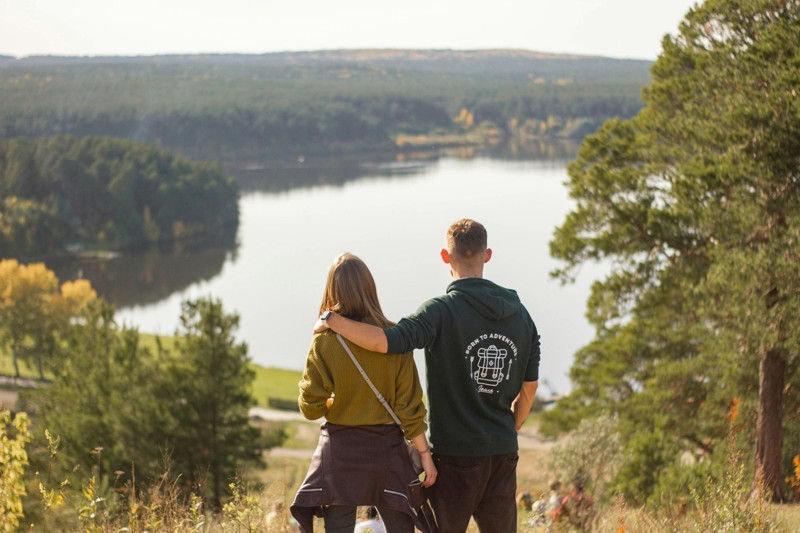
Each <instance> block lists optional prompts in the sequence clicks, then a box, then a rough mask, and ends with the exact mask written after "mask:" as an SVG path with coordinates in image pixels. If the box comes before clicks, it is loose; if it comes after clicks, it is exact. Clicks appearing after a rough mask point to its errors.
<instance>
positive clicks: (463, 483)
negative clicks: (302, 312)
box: [316, 219, 539, 533]
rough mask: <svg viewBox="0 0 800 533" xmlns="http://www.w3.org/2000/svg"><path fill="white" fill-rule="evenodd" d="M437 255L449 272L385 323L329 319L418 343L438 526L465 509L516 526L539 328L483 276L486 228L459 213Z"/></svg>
mask: <svg viewBox="0 0 800 533" xmlns="http://www.w3.org/2000/svg"><path fill="white" fill-rule="evenodd" d="M441 256H442V260H443V261H444V262H445V264H447V265H449V266H450V274H451V276H452V277H453V281H452V282H451V283H450V285H448V287H447V292H446V294H444V295H443V296H439V297H436V298H433V299H431V300H428V301H427V302H425V303H423V304H422V305H421V306H420V307H419V309H418V310H417V311H416V312H415V313H414V314H413V315H410V316H408V317H406V318H403V319H402V320H400V322H399V323H398V324H397V325H396V326H394V327H391V328H387V329H381V328H378V327H375V326H371V325H369V324H365V323H363V322H354V321H352V320H348V319H346V318H344V317H342V316H340V315H337V314H335V313H325V314H324V316H325V318H324V319H322V318H321V319H320V320H319V321H318V322H317V327H316V331H322V330H324V329H325V328H330V329H332V330H333V331H335V332H337V333H339V334H341V335H342V336H343V337H345V338H347V339H349V340H350V341H352V342H354V343H355V344H358V345H360V346H362V347H364V348H366V349H369V350H373V351H377V352H382V353H404V352H407V351H409V350H411V349H413V348H424V349H425V366H426V372H427V381H428V403H429V416H430V426H429V427H430V437H431V439H430V441H431V445H432V447H433V453H434V462H435V464H436V467H437V469H438V478H437V480H436V484H435V485H434V486H433V493H432V495H431V503H432V505H433V509H434V513H435V514H436V520H437V522H438V523H439V529H440V531H442V533H448V532H463V531H465V530H466V529H467V526H468V524H469V520H470V517H474V518H475V521H476V523H477V524H478V527H479V529H480V530H481V531H485V532H492V533H495V532H498V533H502V532H508V533H513V532H515V531H516V523H517V509H516V502H515V496H516V467H517V460H518V455H517V451H518V447H517V431H519V428H520V427H521V426H522V423H523V422H524V421H525V418H526V417H527V415H528V412H529V411H530V408H531V405H532V403H533V398H534V396H535V394H536V388H537V385H538V378H539V375H538V372H539V335H538V333H537V331H536V326H535V325H534V323H533V320H531V317H530V315H529V314H528V312H527V311H526V309H525V307H524V306H523V305H522V304H521V303H520V300H519V297H518V296H517V294H516V292H514V291H512V290H509V289H505V288H502V287H500V286H498V285H496V284H494V283H492V282H491V281H489V280H486V279H483V267H484V264H485V263H486V262H488V261H489V259H491V257H492V250H491V249H489V248H488V247H487V237H486V229H485V228H484V227H483V226H482V225H481V224H479V223H478V222H475V221H474V220H469V219H462V220H458V221H457V222H455V223H454V224H453V225H451V226H450V228H448V230H447V248H445V249H442V251H441Z"/></svg>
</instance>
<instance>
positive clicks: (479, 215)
mask: <svg viewBox="0 0 800 533" xmlns="http://www.w3.org/2000/svg"><path fill="white" fill-rule="evenodd" d="M310 163H312V162H306V161H305V160H300V162H298V163H297V164H296V165H293V166H292V167H291V168H289V167H287V168H285V169H283V170H281V169H280V168H278V169H276V168H267V167H264V166H263V165H259V164H241V165H238V167H237V170H236V171H235V172H236V173H237V175H238V177H239V179H240V181H241V182H242V185H243V195H242V198H241V201H240V212H241V218H240V226H239V229H238V235H237V242H236V244H229V245H216V246H205V247H202V248H198V249H188V248H187V249H183V250H177V251H175V252H173V253H170V254H163V253H162V254H159V253H156V252H150V253H145V254H138V255H132V256H126V257H122V258H119V259H117V260H114V261H106V262H99V263H93V264H88V263H84V264H82V265H79V266H76V265H72V266H71V267H69V268H72V271H71V274H72V275H71V274H70V272H66V273H65V272H63V271H62V272H61V273H60V274H61V276H62V279H66V278H69V277H74V275H76V274H77V273H80V274H81V275H85V276H86V277H88V278H89V279H90V280H91V281H92V283H93V285H95V286H96V287H97V288H98V290H99V291H100V292H101V294H103V295H104V296H105V297H106V298H107V299H109V300H111V301H112V302H114V303H116V304H117V305H118V314H117V316H118V318H119V319H120V320H121V321H123V322H125V323H127V324H129V325H134V326H137V327H139V329H140V330H141V331H144V332H150V333H159V334H165V335H169V334H172V333H174V331H175V329H176V327H177V325H178V317H179V314H180V303H181V301H182V300H184V299H186V298H195V297H199V296H212V297H215V298H219V299H221V300H222V302H223V305H224V307H225V309H226V310H227V311H229V312H236V313H238V314H239V315H240V317H241V323H240V330H239V338H240V339H241V340H243V341H245V342H246V343H247V344H248V346H249V349H250V350H249V353H250V356H251V357H252V359H253V360H254V361H255V362H257V363H259V364H261V365H265V366H275V367H281V368H290V369H301V368H302V367H303V364H304V361H305V356H306V352H307V349H308V345H309V342H310V339H311V328H312V326H313V323H314V321H315V319H316V316H317V311H318V308H319V302H320V298H321V296H322V290H323V285H324V282H325V276H326V273H327V269H328V266H329V265H330V263H331V261H332V260H333V258H334V257H335V256H337V255H338V254H339V253H341V252H343V251H349V252H352V253H354V254H356V255H358V256H360V257H361V258H362V259H363V260H364V261H365V262H366V263H367V265H368V266H369V267H370V269H371V271H372V273H373V275H374V277H375V280H376V282H377V285H378V293H379V296H380V299H381V303H382V305H383V308H384V312H385V313H386V314H387V316H389V317H390V318H393V319H399V318H400V317H402V316H403V315H405V314H408V313H411V312H413V311H414V310H415V309H416V308H417V306H418V305H419V304H420V303H422V302H423V301H424V300H426V299H427V298H429V297H431V296H435V295H438V294H441V293H443V292H444V290H445V287H446V286H447V284H448V282H449V281H450V277H449V271H448V268H447V266H446V265H444V264H443V263H442V261H441V259H440V257H439V250H440V249H441V248H442V246H443V244H444V232H445V229H446V228H447V226H448V225H449V224H450V223H451V222H452V221H454V220H456V219H458V218H461V217H469V218H474V219H476V220H478V221H480V222H482V223H483V224H484V225H485V226H486V227H487V230H488V232H489V246H490V247H491V248H492V249H493V251H494V255H493V257H492V260H491V261H490V262H489V263H488V264H487V265H486V269H485V275H486V277H488V278H489V279H491V280H493V281H494V282H496V283H498V284H500V285H503V286H506V287H510V288H514V289H516V290H517V292H518V293H519V295H520V297H521V299H522V301H523V303H524V304H525V305H526V306H527V308H528V310H529V311H530V313H531V316H532V317H533V319H534V321H535V322H536V324H537V327H538V328H539V331H540V333H541V336H542V364H541V370H540V376H541V378H542V380H545V379H546V380H547V383H548V384H549V385H550V387H549V388H548V387H547V386H544V387H541V389H540V390H541V391H542V392H543V393H545V394H547V393H549V392H550V389H552V390H555V391H557V392H566V391H567V390H568V389H569V380H568V378H567V372H568V369H569V367H570V364H571V361H572V357H573V354H574V353H575V351H576V350H577V349H578V348H580V347H581V346H583V345H585V344H586V343H587V342H588V341H589V340H590V339H591V338H592V330H591V328H590V327H589V325H588V324H587V322H586V320H585V318H584V316H583V313H584V308H585V302H586V298H587V297H588V294H589V286H590V284H591V282H592V281H593V280H594V278H595V277H597V274H598V271H597V270H595V272H590V271H589V269H584V271H583V272H582V274H581V275H580V277H579V278H578V281H577V283H576V284H574V285H569V286H561V285H560V283H558V282H557V281H555V280H553V279H551V278H550V276H549V272H550V271H551V270H553V269H554V268H555V267H556V266H558V263H557V262H555V261H554V260H553V259H551V258H550V256H549V251H548V242H549V240H550V238H551V236H552V234H553V230H554V229H555V227H556V226H557V225H559V224H560V223H561V222H562V221H563V219H564V216H565V215H566V213H567V212H568V211H569V209H570V207H571V202H570V200H569V199H568V197H567V193H566V189H565V187H564V185H563V183H564V181H565V180H566V168H565V167H566V160H555V161H554V160H538V161H519V160H516V161H513V160H501V159H492V158H489V157H473V158H468V159H462V158H458V157H455V156H452V157H443V158H438V159H434V160H427V161H415V162H412V163H402V164H399V165H395V164H384V163H363V162H362V163H353V162H350V163H347V164H332V163H330V162H328V163H326V164H324V165H322V166H321V167H320V166H317V168H316V169H315V170H308V169H307V168H306V167H313V165H312V164H310ZM320 168H322V170H320ZM286 176H289V177H290V178H291V180H290V181H291V182H292V183H294V184H295V188H292V189H288V190H287V188H286V187H285V186H284V185H282V183H283V182H285V181H286V180H285V179H283V178H285V177H286ZM297 184H300V186H299V187H298V186H297ZM69 268H67V270H69ZM76 269H77V270H76ZM62 270H63V268H62ZM417 361H418V365H419V367H420V369H422V368H424V365H423V364H422V359H421V353H418V354H417Z"/></svg>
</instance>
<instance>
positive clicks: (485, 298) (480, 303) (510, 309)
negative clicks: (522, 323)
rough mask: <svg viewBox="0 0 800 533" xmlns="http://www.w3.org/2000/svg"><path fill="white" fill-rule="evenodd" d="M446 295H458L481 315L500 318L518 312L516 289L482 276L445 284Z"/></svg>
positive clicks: (493, 318)
mask: <svg viewBox="0 0 800 533" xmlns="http://www.w3.org/2000/svg"><path fill="white" fill-rule="evenodd" d="M447 295H448V296H460V297H462V298H464V300H465V301H466V302H467V304H468V305H469V306H470V307H472V308H473V309H475V310H476V311H477V312H478V313H480V314H481V316H483V317H485V318H488V319H490V320H501V319H504V318H508V317H511V316H513V315H516V314H517V313H519V310H520V301H519V296H517V293H516V291H513V290H511V289H506V288H505V287H501V286H499V285H497V284H495V283H493V282H491V281H489V280H488V279H484V278H462V279H457V280H454V281H452V282H451V283H450V285H448V286H447Z"/></svg>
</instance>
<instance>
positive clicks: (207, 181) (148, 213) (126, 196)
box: [0, 137, 238, 257]
mask: <svg viewBox="0 0 800 533" xmlns="http://www.w3.org/2000/svg"><path fill="white" fill-rule="evenodd" d="M237 200H238V188H237V185H236V183H235V181H234V180H233V179H232V178H227V177H225V175H223V173H222V170H221V169H220V167H219V166H218V165H215V164H210V163H197V162H191V161H189V160H187V159H184V158H181V157H176V156H174V155H171V154H169V153H167V152H165V151H163V150H160V149H157V148H154V147H152V146H148V145H144V144H141V143H135V142H131V141H125V140H120V139H111V138H98V137H86V138H76V137H53V138H46V139H38V140H28V139H12V140H7V141H3V140H0V256H3V257H13V256H24V255H32V254H47V253H53V252H58V251H60V250H62V249H63V248H64V246H65V245H68V244H75V245H99V246H103V247H111V248H119V247H127V246H136V245H143V244H147V243H158V242H167V241H171V240H175V239H182V238H187V237H193V236H198V235H203V234H206V233H208V232H211V231H220V230H224V229H225V228H231V227H235V225H236V224H237V222H238V206H237Z"/></svg>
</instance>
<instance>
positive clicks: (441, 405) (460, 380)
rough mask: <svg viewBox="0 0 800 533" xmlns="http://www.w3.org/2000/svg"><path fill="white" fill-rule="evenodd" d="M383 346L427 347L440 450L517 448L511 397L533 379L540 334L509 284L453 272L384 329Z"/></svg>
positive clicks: (433, 431) (434, 435)
mask: <svg viewBox="0 0 800 533" xmlns="http://www.w3.org/2000/svg"><path fill="white" fill-rule="evenodd" d="M384 331H385V332H386V338H387V340H388V343H389V349H388V352H389V353H405V352H408V351H410V350H411V349H414V348H424V349H425V366H426V370H427V380H428V389H427V390H428V404H429V405H428V412H429V415H430V436H431V444H432V445H433V448H434V451H435V452H436V453H438V454H442V455H456V456H462V457H481V456H489V455H500V454H506V453H513V452H515V451H517V432H516V430H515V429H514V414H513V413H512V412H511V402H512V401H514V398H516V397H517V394H519V391H520V389H521V388H522V382H523V381H537V380H538V379H539V334H538V332H537V331H536V326H535V325H534V323H533V320H531V317H530V315H529V314H528V311H527V310H526V309H525V307H524V306H523V305H522V303H521V302H520V300H519V297H518V296H517V293H516V292H515V291H512V290H510V289H505V288H503V287H500V286H498V285H496V284H494V283H492V282H491V281H489V280H486V279H482V278H464V279H457V280H455V281H453V282H452V283H450V285H448V287H447V293H446V294H445V295H444V296H439V297H437V298H432V299H431V300H428V301H427V302H425V303H424V304H422V305H421V306H420V308H419V309H417V311H416V312H415V313H414V314H413V315H410V316H407V317H405V318H403V319H402V320H400V322H398V324H397V325H396V326H394V327H391V328H388V329H385V330H384Z"/></svg>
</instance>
